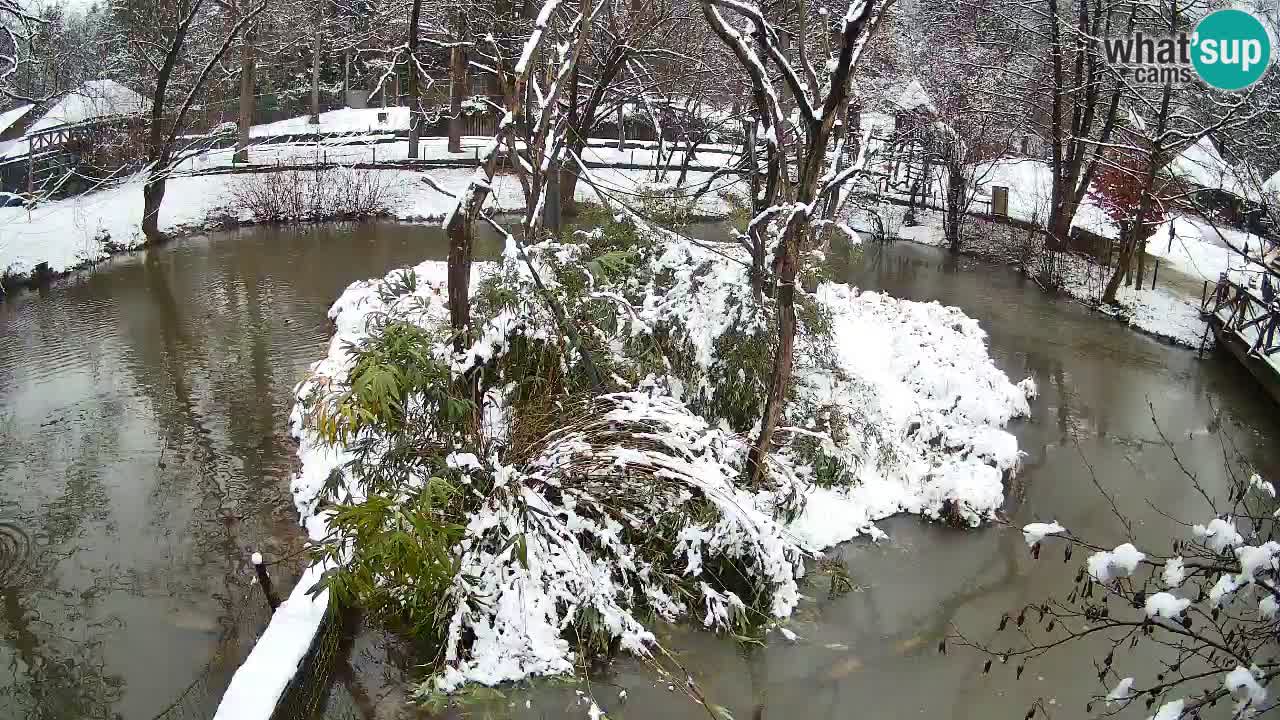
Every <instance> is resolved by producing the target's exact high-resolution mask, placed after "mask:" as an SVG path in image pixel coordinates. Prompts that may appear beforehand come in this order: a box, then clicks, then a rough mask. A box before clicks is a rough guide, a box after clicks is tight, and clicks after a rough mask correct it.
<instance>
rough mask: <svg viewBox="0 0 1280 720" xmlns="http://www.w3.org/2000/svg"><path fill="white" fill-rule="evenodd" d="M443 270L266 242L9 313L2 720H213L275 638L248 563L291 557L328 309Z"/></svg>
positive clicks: (0, 538)
mask: <svg viewBox="0 0 1280 720" xmlns="http://www.w3.org/2000/svg"><path fill="white" fill-rule="evenodd" d="M486 242H488V243H490V244H492V241H491V240H486ZM444 249H445V245H444V242H443V238H442V237H441V234H440V233H439V231H438V230H436V229H434V228H427V227H423V226H407V225H358V226H317V227H310V228H293V229H280V228H258V229H252V230H244V231H238V232H230V233H219V234H217V235H216V236H214V237H212V238H203V237H201V238H191V239H187V240H182V241H178V242H176V243H174V244H172V245H169V246H166V247H164V248H162V249H160V250H157V251H153V252H148V253H140V254H136V255H132V256H128V257H123V258H119V259H116V260H114V261H111V262H109V263H106V264H104V265H102V266H99V267H98V268H97V269H95V270H93V271H90V272H85V273H82V274H80V275H77V276H74V277H71V278H68V279H66V280H64V281H60V282H58V283H57V284H55V285H54V286H53V287H52V288H50V289H47V290H44V291H41V292H39V293H26V294H20V295H17V296H16V297H13V298H11V299H10V300H9V301H8V302H5V303H0V338H2V340H0V720H10V719H14V720H17V719H19V718H22V719H26V718H58V719H59V720H64V719H66V720H70V719H77V718H114V717H121V718H130V719H132V718H144V719H146V718H151V717H153V716H155V715H156V714H157V713H159V712H161V711H162V710H164V709H165V708H166V707H168V706H169V705H171V704H173V703H174V701H175V699H177V698H178V697H179V696H182V701H181V702H180V703H178V704H177V705H176V706H175V707H174V708H173V710H171V711H170V713H169V716H170V717H184V718H186V717H208V716H209V715H211V714H212V710H213V708H214V707H215V706H216V703H217V699H218V698H219V697H220V696H221V693H222V690H223V689H224V688H225V686H226V683H227V682H228V680H229V679H230V675H231V673H232V672H234V670H235V668H236V667H237V665H238V664H239V662H240V660H241V659H242V658H243V656H244V655H245V654H246V653H247V651H248V648H249V646H250V645H251V643H252V641H253V639H254V637H255V635H256V633H257V632H259V631H260V630H261V628H262V627H263V626H264V623H265V621H266V612H265V611H264V609H263V601H262V598H261V593H260V590H258V589H257V588H256V587H254V586H253V585H251V584H250V583H251V579H252V577H253V573H252V572H251V570H250V568H249V567H248V565H247V563H246V561H245V558H246V557H247V554H248V553H249V551H250V549H261V550H262V551H263V552H264V554H266V555H268V557H284V556H287V555H288V554H290V553H291V552H293V551H295V550H296V548H297V546H298V545H299V541H300V535H299V533H298V531H297V530H296V514H295V512H294V509H293V506H292V503H291V500H290V498H289V494H288V477H289V473H290V472H291V470H292V466H293V452H294V449H293V445H292V443H291V441H289V439H288V437H287V426H286V417H287V413H288V409H289V407H290V405H291V390H292V387H293V385H294V384H295V383H296V382H297V381H298V380H299V379H300V378H301V377H302V374H303V372H304V371H305V369H306V367H307V366H308V365H309V364H310V363H311V362H313V361H314V360H316V359H318V358H319V357H321V356H322V355H323V354H324V352H325V348H326V346H327V344H328V338H329V335H330V328H329V324H328V321H327V320H326V318H325V313H326V312H327V310H328V307H329V304H330V303H331V302H332V301H333V300H334V298H335V297H336V296H337V294H338V293H339V292H340V291H341V290H342V288H343V287H345V286H346V285H347V284H348V283H350V282H352V281H353V280H357V279H362V278H366V277H372V276H380V275H382V274H384V273H385V272H387V271H388V270H390V269H392V268H394V267H398V266H401V265H405V264H410V263H414V262H418V261H420V260H421V259H423V258H424V257H431V256H435V257H443V255H444ZM298 568H299V562H297V561H296V560H293V561H289V562H283V563H281V564H280V565H278V566H276V567H274V568H273V572H275V573H276V574H277V575H278V576H280V577H279V580H280V581H281V583H282V584H283V585H284V588H283V589H284V590H287V589H288V587H289V586H290V584H291V583H292V581H293V575H294V574H296V571H297V570H298ZM188 688H190V690H189V691H188ZM184 692H185V693H186V694H185V695H183V693H184Z"/></svg>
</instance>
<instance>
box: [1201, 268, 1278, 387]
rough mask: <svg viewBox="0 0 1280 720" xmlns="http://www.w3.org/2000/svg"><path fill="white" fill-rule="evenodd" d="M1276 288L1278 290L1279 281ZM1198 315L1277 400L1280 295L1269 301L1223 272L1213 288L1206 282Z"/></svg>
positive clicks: (1218, 339)
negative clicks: (1229, 278) (1230, 278)
mask: <svg viewBox="0 0 1280 720" xmlns="http://www.w3.org/2000/svg"><path fill="white" fill-rule="evenodd" d="M1276 289H1277V291H1278V292H1280V283H1277V288H1276ZM1200 317H1202V318H1203V319H1204V321H1205V322H1206V323H1207V324H1208V326H1209V327H1208V330H1212V331H1213V336H1214V338H1215V339H1216V340H1217V341H1218V344H1219V345H1220V346H1222V347H1224V348H1226V349H1227V350H1228V351H1230V353H1231V354H1232V355H1233V356H1234V357H1235V358H1236V359H1237V360H1239V361H1240V363H1241V364H1243V365H1244V366H1245V368H1246V369H1247V370H1248V371H1249V373H1250V374H1251V375H1253V377H1254V378H1256V379H1257V380H1258V382H1259V383H1260V384H1261V385H1262V387H1263V388H1265V389H1266V391H1267V392H1268V393H1270V394H1271V397H1272V398H1273V399H1275V400H1276V402H1280V355H1277V353H1280V297H1277V298H1272V302H1270V303H1268V302H1266V301H1265V300H1263V298H1262V296H1261V295H1260V294H1258V293H1257V292H1255V291H1254V290H1253V289H1252V288H1249V287H1245V286H1244V285H1241V284H1240V283H1237V282H1233V281H1231V280H1228V279H1227V277H1226V275H1223V276H1221V277H1219V278H1218V283H1217V285H1215V286H1214V287H1213V289H1212V291H1210V289H1209V283H1208V281H1205V284H1204V291H1203V293H1202V295H1201V299H1200Z"/></svg>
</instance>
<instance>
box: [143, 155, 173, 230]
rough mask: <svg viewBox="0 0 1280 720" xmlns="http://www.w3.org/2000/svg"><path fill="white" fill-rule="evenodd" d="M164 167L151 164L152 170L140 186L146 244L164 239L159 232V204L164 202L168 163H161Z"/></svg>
mask: <svg viewBox="0 0 1280 720" xmlns="http://www.w3.org/2000/svg"><path fill="white" fill-rule="evenodd" d="M163 165H164V167H161V168H159V169H157V166H158V164H157V165H153V166H152V170H151V171H150V172H149V173H148V174H147V184H146V185H143V186H142V234H143V236H145V237H146V238H147V244H149V245H155V244H156V243H159V242H160V241H162V240H164V235H163V234H162V233H161V232H160V205H161V203H163V202H164V189H165V173H166V172H168V163H163Z"/></svg>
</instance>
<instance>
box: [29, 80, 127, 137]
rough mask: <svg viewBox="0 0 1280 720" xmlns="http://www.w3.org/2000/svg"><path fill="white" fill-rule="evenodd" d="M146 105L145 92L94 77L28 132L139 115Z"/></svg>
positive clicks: (46, 114) (64, 98) (56, 105)
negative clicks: (140, 93)
mask: <svg viewBox="0 0 1280 720" xmlns="http://www.w3.org/2000/svg"><path fill="white" fill-rule="evenodd" d="M145 105H146V103H145V102H144V101H143V99H142V96H141V95H139V94H138V93H136V92H134V91H133V90H130V89H129V88H127V87H125V86H124V85H121V84H120V83H118V82H116V81H115V80H90V81H88V82H86V83H84V84H83V85H81V86H80V87H78V88H76V89H75V90H72V91H71V92H69V93H67V94H66V95H64V96H62V99H61V100H59V101H58V102H56V103H54V105H53V107H51V108H49V111H48V112H46V113H45V114H44V115H43V116H41V118H40V119H39V120H37V121H35V123H33V124H32V125H31V128H30V129H29V130H27V133H28V134H32V133H37V132H40V131H42V130H50V129H52V128H56V127H60V126H62V125H78V124H80V123H86V122H92V121H94V120H104V119H107V118H114V117H122V116H128V115H137V114H139V113H141V112H142V110H143V108H144V107H145Z"/></svg>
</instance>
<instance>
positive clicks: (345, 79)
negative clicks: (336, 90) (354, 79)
mask: <svg viewBox="0 0 1280 720" xmlns="http://www.w3.org/2000/svg"><path fill="white" fill-rule="evenodd" d="M350 93H351V50H349V49H348V50H347V51H346V52H344V53H343V54H342V105H343V107H346V105H347V97H348V96H349V95H350Z"/></svg>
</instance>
